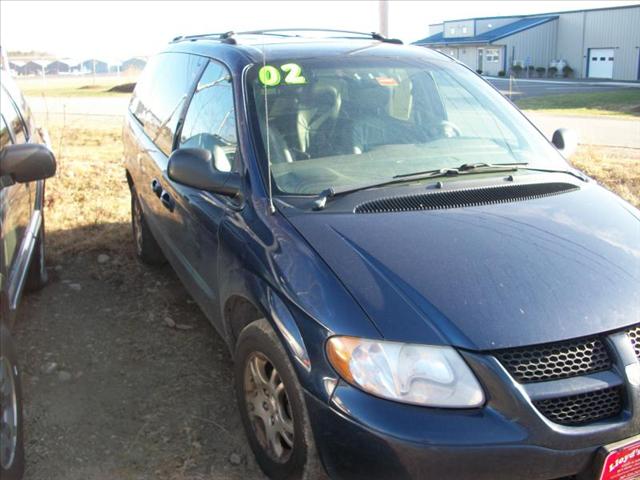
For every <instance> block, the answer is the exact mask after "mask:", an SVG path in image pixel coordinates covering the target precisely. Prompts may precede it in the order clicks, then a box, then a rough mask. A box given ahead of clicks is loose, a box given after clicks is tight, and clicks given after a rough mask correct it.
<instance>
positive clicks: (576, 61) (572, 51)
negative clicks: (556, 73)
mask: <svg viewBox="0 0 640 480" xmlns="http://www.w3.org/2000/svg"><path fill="white" fill-rule="evenodd" d="M584 21H585V12H576V13H563V14H562V15H560V18H558V43H557V46H556V53H555V56H554V57H555V59H557V60H565V61H566V62H567V65H569V66H570V67H571V68H573V70H574V75H575V76H576V77H582V76H584V72H585V69H586V66H585V60H586V51H584V52H583V50H582V40H583V38H584ZM546 66H548V65H546Z"/></svg>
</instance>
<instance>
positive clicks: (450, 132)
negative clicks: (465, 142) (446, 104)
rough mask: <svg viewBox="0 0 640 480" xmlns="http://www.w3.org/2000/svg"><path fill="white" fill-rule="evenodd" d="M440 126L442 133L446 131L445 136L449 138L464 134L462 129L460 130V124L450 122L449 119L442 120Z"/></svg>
mask: <svg viewBox="0 0 640 480" xmlns="http://www.w3.org/2000/svg"><path fill="white" fill-rule="evenodd" d="M440 128H441V129H442V133H444V136H445V137H447V138H452V137H461V136H462V131H460V129H459V128H458V126H457V125H456V124H455V123H453V122H450V121H449V120H442V121H441V122H440Z"/></svg>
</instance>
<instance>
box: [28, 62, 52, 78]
mask: <svg viewBox="0 0 640 480" xmlns="http://www.w3.org/2000/svg"><path fill="white" fill-rule="evenodd" d="M48 63H49V62H48V61H47V60H29V61H27V62H26V63H25V64H24V66H23V67H22V73H21V75H42V74H43V73H45V72H46V70H45V68H46V66H47V64H48Z"/></svg>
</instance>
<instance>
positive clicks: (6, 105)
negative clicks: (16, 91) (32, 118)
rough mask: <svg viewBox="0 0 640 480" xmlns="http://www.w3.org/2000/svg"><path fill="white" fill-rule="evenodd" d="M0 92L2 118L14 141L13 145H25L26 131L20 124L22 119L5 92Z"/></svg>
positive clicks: (22, 124) (2, 90)
mask: <svg viewBox="0 0 640 480" xmlns="http://www.w3.org/2000/svg"><path fill="white" fill-rule="evenodd" d="M0 91H1V92H2V93H1V94H0V95H2V99H1V103H2V116H3V117H4V120H5V121H6V122H7V126H8V127H9V129H10V130H11V133H12V134H13V138H14V141H15V143H26V141H27V131H26V128H25V126H24V123H22V117H21V116H20V114H19V113H18V110H17V109H16V107H15V105H14V104H13V102H12V101H11V99H10V98H9V95H8V94H7V92H5V91H4V89H0Z"/></svg>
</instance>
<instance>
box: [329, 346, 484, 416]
mask: <svg viewBox="0 0 640 480" xmlns="http://www.w3.org/2000/svg"><path fill="white" fill-rule="evenodd" d="M327 355H328V357H329V362H330V363H331V365H333V368H335V369H336V370H337V372H338V373H339V374H340V376H341V377H342V378H344V379H345V380H346V381H347V382H349V383H350V384H352V385H354V386H356V387H359V388H361V389H362V390H364V391H365V392H368V393H371V394H373V395H377V396H379V397H383V398H388V399H389V400H395V401H398V402H403V403H412V404H416V405H424V406H429V407H442V408H476V407H480V406H482V405H483V404H484V393H483V391H482V388H481V387H480V384H479V383H478V380H476V378H475V376H474V375H473V373H472V372H471V370H470V369H469V367H468V366H467V364H466V363H465V362H464V360H463V359H462V357H461V356H460V354H458V352H456V351H455V350H454V349H453V348H451V347H436V346H427V345H414V344H409V343H397V342H384V341H380V340H366V339H362V338H356V337H332V338H330V339H329V340H328V341H327Z"/></svg>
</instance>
